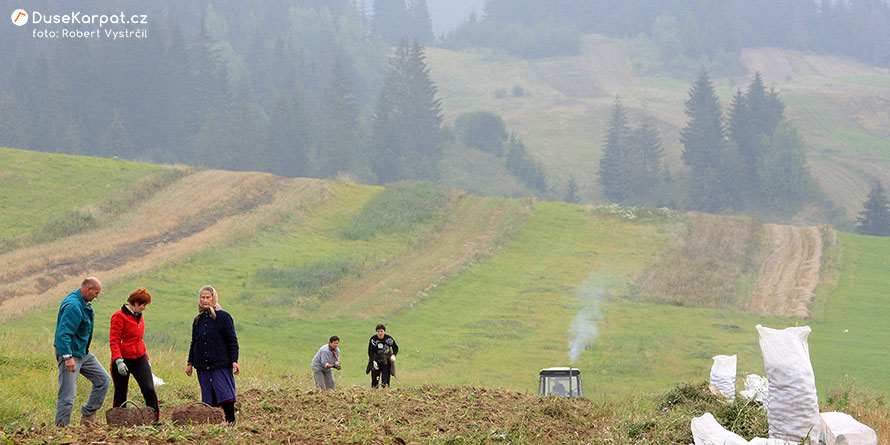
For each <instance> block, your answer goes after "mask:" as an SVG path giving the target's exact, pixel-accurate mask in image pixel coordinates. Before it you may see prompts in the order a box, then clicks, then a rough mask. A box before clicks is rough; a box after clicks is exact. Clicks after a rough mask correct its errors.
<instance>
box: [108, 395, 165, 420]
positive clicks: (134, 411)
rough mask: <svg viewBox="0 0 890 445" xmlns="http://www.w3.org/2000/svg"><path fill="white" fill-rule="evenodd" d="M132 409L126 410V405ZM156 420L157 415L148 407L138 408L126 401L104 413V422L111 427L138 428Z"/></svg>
mask: <svg viewBox="0 0 890 445" xmlns="http://www.w3.org/2000/svg"><path fill="white" fill-rule="evenodd" d="M128 403H129V404H131V405H133V406H134V408H126V406H127V404H128ZM157 420H158V413H156V412H155V409H154V408H152V407H149V406H146V407H140V406H139V405H138V404H136V403H135V402H133V401H130V400H127V401H126V402H124V403H123V404H121V406H118V407H114V408H111V409H109V410H108V411H105V421H106V422H107V423H108V424H109V425H112V426H138V425H149V424H151V423H153V422H155V421H157Z"/></svg>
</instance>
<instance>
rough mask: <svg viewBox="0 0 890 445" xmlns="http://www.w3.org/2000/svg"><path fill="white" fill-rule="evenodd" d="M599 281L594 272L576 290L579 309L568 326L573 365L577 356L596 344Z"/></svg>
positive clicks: (600, 292) (599, 297)
mask: <svg viewBox="0 0 890 445" xmlns="http://www.w3.org/2000/svg"><path fill="white" fill-rule="evenodd" d="M600 281H601V280H600V279H599V277H598V276H597V274H596V272H594V273H591V274H590V276H588V277H587V279H586V280H584V283H582V284H581V286H579V287H578V288H577V289H575V297H576V298H577V299H578V302H579V303H580V305H581V309H580V310H579V311H578V313H577V314H576V315H575V318H574V319H573V320H572V325H571V326H569V338H570V340H569V361H570V362H571V363H572V364H574V363H575V361H576V360H578V356H579V355H581V352H582V351H584V350H585V349H590V348H591V347H593V344H594V343H595V342H596V337H597V335H598V334H599V332H598V331H597V329H596V324H597V322H598V321H599V320H600V318H601V317H600V300H601V299H602V298H603V289H602V288H601V287H600V286H599V285H598V284H597V283H599V282H600Z"/></svg>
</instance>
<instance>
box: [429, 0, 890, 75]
mask: <svg viewBox="0 0 890 445" xmlns="http://www.w3.org/2000/svg"><path fill="white" fill-rule="evenodd" d="M888 32H890V6H888V3H887V2H886V1H883V0H793V1H787V0H786V1H774V0H724V1H719V2H713V1H707V0H682V1H678V0H652V1H646V2H639V1H626V2H614V1H608V0H525V1H521V2H517V1H513V0H487V1H486V2H485V6H484V9H483V14H482V16H481V17H478V16H475V15H473V16H471V17H470V19H469V20H468V21H467V22H466V23H464V24H463V25H462V26H461V27H459V28H458V29H456V30H455V31H453V32H452V33H450V34H449V35H448V37H447V38H446V39H445V41H444V44H446V45H449V46H453V47H468V46H486V47H494V48H500V49H502V50H505V51H507V52H508V53H510V54H513V55H516V56H520V57H548V56H555V55H561V54H567V53H574V52H577V51H578V49H579V47H580V45H579V43H580V36H581V35H583V34H589V33H599V34H605V35H609V36H614V37H618V38H629V37H643V38H646V39H650V40H651V44H652V45H653V46H654V47H656V49H657V54H656V55H657V56H658V58H660V59H661V60H660V62H661V63H662V65H663V68H667V69H668V70H669V71H674V72H675V73H676V72H684V71H685V70H686V69H687V68H686V67H688V66H696V67H700V66H702V65H703V64H705V65H710V66H711V69H712V71H714V70H715V69H718V70H731V69H734V68H735V67H736V66H737V63H738V62H737V59H738V54H739V52H740V50H741V49H742V48H745V47H762V46H772V47H779V48H788V49H795V50H809V51H816V52H824V53H833V54H842V55H846V56H849V57H853V58H856V59H859V60H862V61H864V62H866V63H871V64H875V65H879V66H887V65H888V64H890V39H888V38H887V35H888Z"/></svg>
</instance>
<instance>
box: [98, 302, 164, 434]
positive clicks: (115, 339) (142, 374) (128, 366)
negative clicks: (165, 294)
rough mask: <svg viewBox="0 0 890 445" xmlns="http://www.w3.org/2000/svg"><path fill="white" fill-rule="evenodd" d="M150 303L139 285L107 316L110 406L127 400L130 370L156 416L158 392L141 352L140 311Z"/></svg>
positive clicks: (142, 325)
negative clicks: (112, 393) (111, 396)
mask: <svg viewBox="0 0 890 445" xmlns="http://www.w3.org/2000/svg"><path fill="white" fill-rule="evenodd" d="M149 303H151V294H149V293H148V290H146V289H145V288H143V287H140V288H139V289H136V290H134V291H133V293H132V294H130V298H128V299H127V304H125V305H124V306H123V307H121V310H119V311H117V312H115V313H114V315H112V316H111V331H110V333H111V335H110V342H111V360H112V362H113V363H112V365H111V380H112V381H113V382H114V402H113V403H112V405H113V406H115V407H118V406H121V405H123V404H124V402H126V401H127V385H128V384H129V380H130V379H129V377H128V374H133V377H134V378H135V379H136V383H138V384H139V389H140V390H142V397H144V398H145V406H150V407H152V408H154V410H155V415H156V416H157V418H160V407H159V406H158V395H157V393H156V392H155V385H154V380H153V378H152V374H151V364H150V363H149V362H148V354H146V353H145V342H143V341H142V335H143V334H144V333H145V321H144V320H143V319H142V311H144V310H145V307H146V306H148V304H149Z"/></svg>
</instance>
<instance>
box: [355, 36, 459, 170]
mask: <svg viewBox="0 0 890 445" xmlns="http://www.w3.org/2000/svg"><path fill="white" fill-rule="evenodd" d="M424 59H425V56H424V54H423V47H421V46H420V43H419V42H418V41H417V40H415V41H414V44H413V45H412V44H409V43H408V39H407V38H402V40H401V41H400V42H399V45H398V47H397V48H396V52H395V54H394V55H393V56H392V57H391V58H390V69H389V73H388V74H387V75H386V79H384V81H383V90H382V91H381V93H380V96H379V99H378V100H377V107H376V109H375V112H374V122H373V128H372V141H371V154H372V156H371V159H372V161H371V168H372V170H373V171H374V173H375V174H376V175H377V178H378V180H379V181H380V182H382V183H389V182H396V181H401V180H405V179H418V180H434V179H436V178H437V177H438V172H439V160H440V158H441V155H442V144H443V135H442V129H441V127H442V105H441V103H440V100H439V99H438V98H437V97H436V94H437V88H436V84H435V83H433V81H432V79H430V73H429V68H427V66H426V62H425V61H424Z"/></svg>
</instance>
